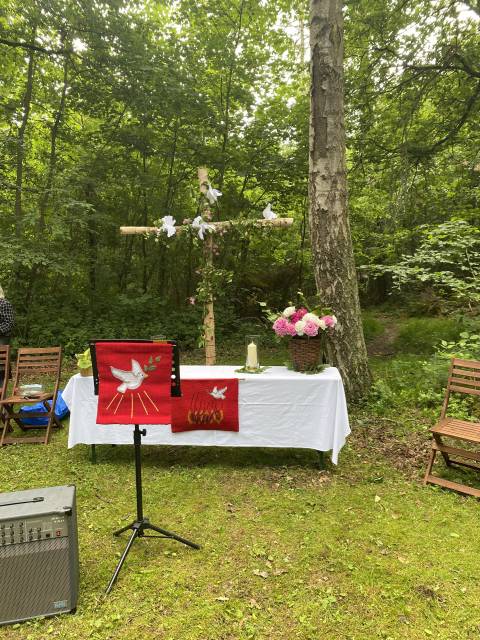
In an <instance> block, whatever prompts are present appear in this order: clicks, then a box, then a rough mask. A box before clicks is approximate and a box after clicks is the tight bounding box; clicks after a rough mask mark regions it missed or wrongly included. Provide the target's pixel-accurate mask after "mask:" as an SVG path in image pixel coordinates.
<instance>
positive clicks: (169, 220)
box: [161, 216, 177, 238]
mask: <svg viewBox="0 0 480 640" xmlns="http://www.w3.org/2000/svg"><path fill="white" fill-rule="evenodd" d="M175 223H176V221H175V220H174V219H173V216H164V217H163V218H162V228H161V231H165V232H166V234H167V238H171V237H172V236H174V235H175V234H176V233H177V230H176V229H175Z"/></svg>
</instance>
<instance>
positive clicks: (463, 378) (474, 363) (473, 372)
mask: <svg viewBox="0 0 480 640" xmlns="http://www.w3.org/2000/svg"><path fill="white" fill-rule="evenodd" d="M452 392H455V393H463V394H467V395H473V396H480V361H478V360H460V359H459V358H453V359H452V362H451V364H450V371H449V372H448V383H447V393H446V395H445V401H444V403H443V407H442V413H441V417H442V418H444V417H445V415H446V413H447V409H448V401H449V399H450V394H451V393H452Z"/></svg>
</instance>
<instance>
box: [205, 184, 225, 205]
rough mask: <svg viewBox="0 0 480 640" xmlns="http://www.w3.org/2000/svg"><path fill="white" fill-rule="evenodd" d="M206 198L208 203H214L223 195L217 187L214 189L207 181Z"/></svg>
mask: <svg viewBox="0 0 480 640" xmlns="http://www.w3.org/2000/svg"><path fill="white" fill-rule="evenodd" d="M205 195H206V197H207V200H208V201H209V203H210V204H214V203H215V202H216V201H217V200H218V198H219V197H220V196H221V195H223V194H222V192H221V191H219V190H218V189H214V188H213V187H212V185H211V184H210V183H208V186H207V191H206V193H205Z"/></svg>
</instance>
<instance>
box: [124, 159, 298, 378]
mask: <svg viewBox="0 0 480 640" xmlns="http://www.w3.org/2000/svg"><path fill="white" fill-rule="evenodd" d="M198 180H199V183H200V191H201V193H203V194H204V195H205V194H206V192H207V189H208V171H207V169H206V168H205V167H199V168H198ZM203 218H204V219H205V220H206V221H207V222H208V225H209V226H210V227H211V231H209V232H207V234H206V236H205V240H204V243H205V244H204V256H205V263H206V264H210V265H211V264H212V263H213V236H214V235H215V233H216V232H218V231H222V232H225V231H228V230H229V229H234V228H235V227H238V226H241V225H242V224H244V223H245V222H248V223H249V224H251V225H252V226H253V227H257V228H261V227H275V228H285V227H289V226H291V225H292V224H293V218H273V219H268V220H266V219H265V218H260V219H256V220H249V219H244V218H243V219H239V220H222V221H220V222H211V212H210V209H209V207H208V205H207V206H206V207H205V210H204V212H203ZM189 228H191V226H190V225H187V224H183V225H179V226H176V227H175V230H176V232H177V233H182V232H183V231H185V230H186V229H189ZM120 233H121V234H122V235H124V236H130V235H151V234H155V235H156V234H159V233H163V231H162V229H161V228H160V227H145V226H143V227H120ZM203 330H204V339H205V364H207V365H213V364H215V360H216V349H215V316H214V310H213V294H212V295H211V296H210V298H209V300H207V302H206V304H205V314H204V318H203Z"/></svg>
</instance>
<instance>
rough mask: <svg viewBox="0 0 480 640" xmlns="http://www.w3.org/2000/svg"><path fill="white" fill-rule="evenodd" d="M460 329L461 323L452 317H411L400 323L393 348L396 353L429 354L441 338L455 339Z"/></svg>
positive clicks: (450, 340)
mask: <svg viewBox="0 0 480 640" xmlns="http://www.w3.org/2000/svg"><path fill="white" fill-rule="evenodd" d="M462 329H463V324H462V323H461V322H460V321H459V320H456V319H453V318H411V319H409V320H406V321H405V322H404V323H403V324H402V325H401V327H400V330H399V332H398V336H397V338H396V340H395V342H394V349H395V351H396V352H398V353H418V354H422V355H429V354H432V353H433V352H434V351H435V347H436V346H437V345H438V344H439V343H440V342H441V341H442V340H445V341H448V342H452V341H455V340H457V339H458V338H459V337H460V333H461V332H462Z"/></svg>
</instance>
